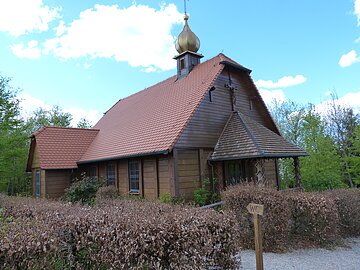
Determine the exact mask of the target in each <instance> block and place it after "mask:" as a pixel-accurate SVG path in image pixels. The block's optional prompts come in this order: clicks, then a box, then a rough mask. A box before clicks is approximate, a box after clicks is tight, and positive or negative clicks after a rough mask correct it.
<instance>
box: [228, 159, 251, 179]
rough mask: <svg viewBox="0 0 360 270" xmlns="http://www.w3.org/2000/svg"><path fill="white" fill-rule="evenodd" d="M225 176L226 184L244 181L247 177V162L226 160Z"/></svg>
mask: <svg viewBox="0 0 360 270" xmlns="http://www.w3.org/2000/svg"><path fill="white" fill-rule="evenodd" d="M225 178H226V185H235V184H239V183H240V182H242V181H244V180H245V178H246V174H245V162H244V161H240V160H236V161H227V162H225Z"/></svg>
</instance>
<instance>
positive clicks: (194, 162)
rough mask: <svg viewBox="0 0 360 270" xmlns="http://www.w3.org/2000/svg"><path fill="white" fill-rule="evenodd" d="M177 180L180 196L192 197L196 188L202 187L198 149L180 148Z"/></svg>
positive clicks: (177, 160) (177, 162)
mask: <svg viewBox="0 0 360 270" xmlns="http://www.w3.org/2000/svg"><path fill="white" fill-rule="evenodd" d="M175 162H176V164H177V182H178V187H179V191H178V193H179V196H180V197H183V198H185V199H192V198H193V193H194V191H195V189H197V188H199V187H200V184H201V183H200V181H201V180H200V178H201V177H200V162H199V151H198V150H178V153H177V159H175Z"/></svg>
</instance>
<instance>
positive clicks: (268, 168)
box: [264, 159, 276, 188]
mask: <svg viewBox="0 0 360 270" xmlns="http://www.w3.org/2000/svg"><path fill="white" fill-rule="evenodd" d="M264 171H265V179H266V185H267V186H269V187H273V188H276V163H275V159H266V160H265V163H264Z"/></svg>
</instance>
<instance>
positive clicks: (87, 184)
mask: <svg viewBox="0 0 360 270" xmlns="http://www.w3.org/2000/svg"><path fill="white" fill-rule="evenodd" d="M101 185H102V182H101V181H100V180H99V179H98V178H97V177H87V176H86V175H85V174H83V175H82V176H81V178H80V179H75V180H74V183H73V184H72V185H71V186H70V188H68V189H67V190H66V191H65V194H64V200H65V201H67V202H72V203H76V202H80V203H83V204H88V205H94V203H95V197H96V193H97V191H98V189H99V188H100V187H101Z"/></svg>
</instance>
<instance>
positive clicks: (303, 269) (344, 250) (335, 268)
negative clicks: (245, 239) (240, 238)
mask: <svg viewBox="0 0 360 270" xmlns="http://www.w3.org/2000/svg"><path fill="white" fill-rule="evenodd" d="M345 246H346V247H338V248H336V249H333V250H327V249H301V250H296V251H293V252H289V253H283V254H277V253H264V269H265V270H275V269H276V270H278V269H279V270H280V269H281V270H283V269H296V270H322V269H326V270H359V269H360V238H350V239H346V245H345ZM240 256H241V267H240V269H242V270H247V269H255V268H256V264H255V252H254V251H252V250H245V251H242V252H241V253H240Z"/></svg>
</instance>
